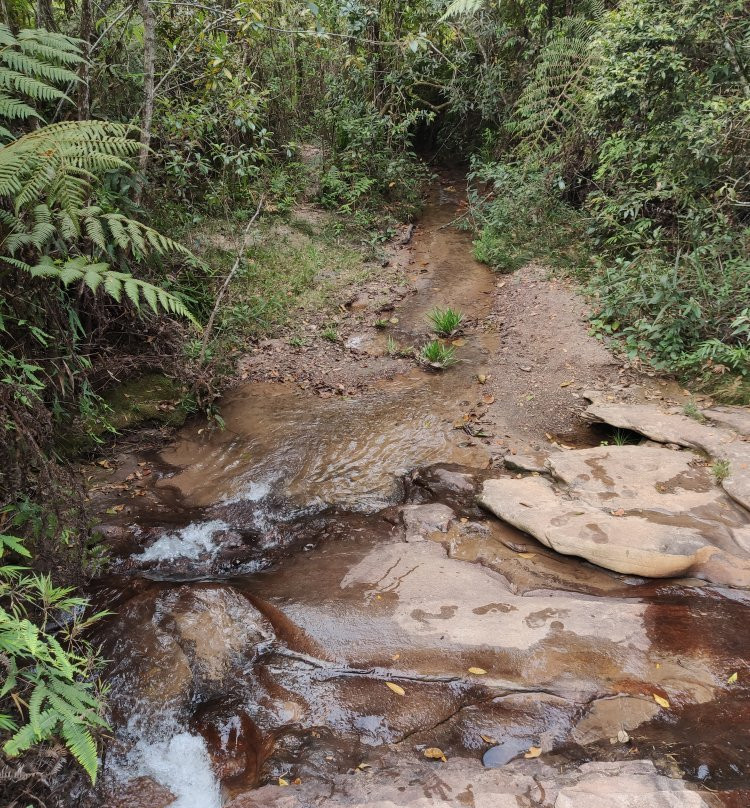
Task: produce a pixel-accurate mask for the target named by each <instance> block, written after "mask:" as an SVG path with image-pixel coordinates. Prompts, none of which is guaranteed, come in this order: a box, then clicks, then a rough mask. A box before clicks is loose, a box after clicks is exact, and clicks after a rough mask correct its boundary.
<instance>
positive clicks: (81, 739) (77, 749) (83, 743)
mask: <svg viewBox="0 0 750 808" xmlns="http://www.w3.org/2000/svg"><path fill="white" fill-rule="evenodd" d="M61 734H62V736H63V738H64V739H65V745H66V746H67V747H68V751H69V752H70V754H71V755H73V757H74V758H75V759H76V760H77V761H78V762H79V763H80V764H81V766H83V768H84V769H85V771H86V773H87V774H88V776H89V777H90V778H91V782H92V783H96V774H97V771H98V769H99V760H98V758H97V756H96V742H95V741H94V738H93V737H92V735H91V733H90V732H89V731H88V730H87V729H86V727H84V726H83V725H82V724H79V723H77V722H74V721H63V723H62V727H61Z"/></svg>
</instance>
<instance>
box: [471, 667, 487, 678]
mask: <svg viewBox="0 0 750 808" xmlns="http://www.w3.org/2000/svg"><path fill="white" fill-rule="evenodd" d="M469 673H473V674H474V676H484V674H485V673H487V671H486V670H485V669H484V668H469Z"/></svg>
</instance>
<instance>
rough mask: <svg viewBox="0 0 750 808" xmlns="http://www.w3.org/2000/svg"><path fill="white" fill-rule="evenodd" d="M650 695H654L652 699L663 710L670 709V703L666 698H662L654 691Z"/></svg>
mask: <svg viewBox="0 0 750 808" xmlns="http://www.w3.org/2000/svg"><path fill="white" fill-rule="evenodd" d="M652 695H653V697H654V701H655V702H656V703H657V704H658V705H659V707H663V708H664V709H665V710H671V709H672V705H671V704H670V703H669V701H667V699H665V698H663V697H662V696H659V695H658V694H656V693H653V694H652Z"/></svg>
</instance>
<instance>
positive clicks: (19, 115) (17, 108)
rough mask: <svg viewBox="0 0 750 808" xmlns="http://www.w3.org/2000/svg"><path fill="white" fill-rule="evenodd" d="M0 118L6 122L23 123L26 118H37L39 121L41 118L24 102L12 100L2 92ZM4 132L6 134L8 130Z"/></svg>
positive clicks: (0, 92)
mask: <svg viewBox="0 0 750 808" xmlns="http://www.w3.org/2000/svg"><path fill="white" fill-rule="evenodd" d="M0 118H5V119H6V120H8V121H14V120H24V121H25V120H27V119H28V118H39V119H40V120H41V116H40V115H39V114H37V111H36V110H35V109H34V108H33V107H30V106H29V105H28V104H27V103H26V102H25V101H21V100H20V99H19V98H13V97H12V96H10V95H7V94H6V93H4V92H2V91H0ZM5 131H6V132H7V131H8V130H7V129H6V130H5Z"/></svg>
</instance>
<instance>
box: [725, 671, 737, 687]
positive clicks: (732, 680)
mask: <svg viewBox="0 0 750 808" xmlns="http://www.w3.org/2000/svg"><path fill="white" fill-rule="evenodd" d="M736 681H737V672H736V671H735V672H734V673H733V674H732V675H731V676H730V677H729V678H728V679H727V684H730V685H733V684H734V683H735V682H736Z"/></svg>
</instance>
